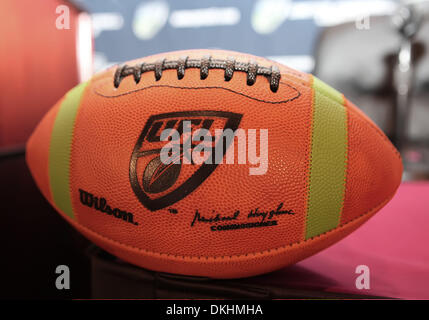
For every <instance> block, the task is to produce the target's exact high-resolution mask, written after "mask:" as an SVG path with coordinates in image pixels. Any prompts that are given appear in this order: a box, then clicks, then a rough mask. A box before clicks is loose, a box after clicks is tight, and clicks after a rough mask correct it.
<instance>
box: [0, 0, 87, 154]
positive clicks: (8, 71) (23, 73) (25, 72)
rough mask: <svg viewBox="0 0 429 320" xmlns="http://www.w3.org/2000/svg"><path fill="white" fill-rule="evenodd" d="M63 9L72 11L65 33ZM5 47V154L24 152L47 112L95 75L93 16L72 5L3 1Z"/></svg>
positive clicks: (0, 128) (0, 119)
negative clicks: (27, 142)
mask: <svg viewBox="0 0 429 320" xmlns="http://www.w3.org/2000/svg"><path fill="white" fill-rule="evenodd" d="M62 5H67V8H68V10H69V11H68V12H69V26H70V29H61V25H64V24H61V22H62V21H58V19H60V20H61V9H62V8H64V7H62ZM57 22H59V23H60V24H59V25H57ZM66 22H67V21H66ZM64 26H66V24H65V25H64ZM59 27H60V28H59ZM0 48H1V50H0V73H1V75H2V77H1V79H0V86H1V88H2V93H1V95H0V150H2V151H3V152H5V149H6V148H7V149H6V150H10V149H16V148H21V147H22V146H23V145H24V144H25V142H26V140H27V139H28V137H29V136H30V134H31V132H32V131H33V129H34V128H35V126H36V124H37V123H38V122H39V120H40V119H41V118H42V116H43V115H44V114H45V113H46V112H47V110H48V109H50V108H51V107H52V106H53V105H54V103H55V102H56V101H57V100H58V99H59V98H61V97H62V96H63V95H64V94H65V93H66V92H67V91H68V90H69V89H71V88H72V87H74V86H75V85H76V84H77V83H79V82H80V81H81V80H85V79H87V78H88V77H89V76H91V75H92V32H91V24H90V18H89V15H88V14H86V13H84V12H83V11H81V10H80V9H79V8H77V7H76V6H74V5H73V4H72V3H70V2H68V1H59V0H44V1H33V0H20V1H16V0H2V1H0Z"/></svg>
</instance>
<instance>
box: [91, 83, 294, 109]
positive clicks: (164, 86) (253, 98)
mask: <svg viewBox="0 0 429 320" xmlns="http://www.w3.org/2000/svg"><path fill="white" fill-rule="evenodd" d="M103 80H105V79H103ZM99 82H101V80H99ZM280 84H283V85H285V86H288V87H289V88H291V89H293V90H295V91H296V93H297V94H296V95H295V96H293V97H292V98H289V99H286V100H281V101H267V100H263V99H258V98H255V97H251V96H249V95H246V94H244V93H241V92H237V91H235V90H232V89H230V88H224V87H217V86H206V87H181V86H171V85H163V84H158V85H156V84H155V85H150V86H147V87H143V88H139V89H135V90H131V91H127V92H124V93H121V94H118V95H115V96H108V95H105V94H102V93H100V92H98V91H97V89H99V87H100V86H101V84H100V85H99V86H96V87H94V88H93V92H94V93H95V94H97V95H99V96H101V97H104V98H117V97H122V96H126V95H129V94H132V93H135V92H139V91H143V90H146V89H150V88H174V89H181V90H186V89H188V90H201V89H222V90H226V91H229V92H231V93H235V94H238V95H240V96H243V97H246V98H248V99H252V100H255V101H258V102H264V103H269V104H282V103H286V102H291V101H294V100H296V99H298V98H299V97H300V96H301V92H300V91H299V90H298V89H297V88H295V87H294V86H292V85H290V84H288V83H285V82H280Z"/></svg>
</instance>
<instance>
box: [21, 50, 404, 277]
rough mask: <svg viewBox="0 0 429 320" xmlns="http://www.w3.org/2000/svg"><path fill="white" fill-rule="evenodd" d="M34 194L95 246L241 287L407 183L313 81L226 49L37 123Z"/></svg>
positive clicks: (339, 234) (103, 84)
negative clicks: (230, 280)
mask: <svg viewBox="0 0 429 320" xmlns="http://www.w3.org/2000/svg"><path fill="white" fill-rule="evenodd" d="M26 159H27V163H28V166H29V168H30V171H31V173H32V175H33V177H34V180H35V181H36V183H37V185H38V187H39V189H40V190H41V192H42V193H43V195H44V196H45V197H46V199H47V200H48V201H49V202H50V203H51V204H52V206H53V207H55V209H56V210H57V211H58V212H59V213H60V214H61V216H63V217H64V219H66V220H67V221H68V222H69V223H70V224H71V225H72V226H74V227H75V228H76V229H77V230H79V231H80V232H81V233H82V234H83V235H84V236H86V237H87V238H88V239H90V240H91V241H92V242H94V243H95V244H96V245H98V246H100V247H101V248H103V249H105V250H106V251H108V252H110V253H111V254H113V255H115V256H117V257H119V258H121V259H122V260H124V261H127V262H129V263H131V264H134V265H137V266H140V267H143V268H147V269H150V270H155V271H160V272H169V273H175V274H182V275H192V276H202V277H210V278H240V277H248V276H253V275H258V274H262V273H267V272H270V271H274V270H276V269H279V268H282V267H285V266H287V265H290V264H293V263H296V262H298V261H300V260H302V259H304V258H306V257H308V256H310V255H313V254H315V253H317V252H319V251H320V250H322V249H324V248H326V247H328V246H330V245H332V244H333V243H335V242H337V241H339V240H340V239H342V238H343V237H345V236H346V235H348V234H349V233H351V232H352V231H353V230H355V229H356V228H358V227H359V226H360V225H362V224H363V223H364V222H366V221H367V220H368V219H369V218H370V217H372V216H373V215H374V214H375V213H376V212H377V211H379V210H380V209H381V208H382V207H383V206H384V205H385V204H386V203H387V202H388V201H389V200H390V199H391V198H392V197H393V195H394V194H395V191H396V189H397V188H398V186H399V184H400V182H401V176H402V162H401V158H400V155H399V153H398V151H397V150H396V149H395V147H394V146H393V145H392V144H391V143H390V141H389V140H388V138H387V137H386V136H385V135H384V134H383V132H382V131H381V130H380V129H379V128H378V127H377V126H376V125H375V124H374V123H373V122H372V121H371V120H370V119H369V118H368V117H367V116H366V115H365V114H363V113H362V112H361V111H360V110H359V109H358V108H357V107H356V106H354V105H353V104H352V103H351V102H350V101H348V100H347V99H346V98H345V97H344V96H343V95H342V94H341V93H339V92H337V91H336V90H335V89H333V88H331V87H329V86H328V85H327V84H325V83H323V82H322V81H321V80H319V79H317V78H316V77H314V76H312V75H309V74H305V73H302V72H299V71H295V70H293V69H290V68H288V67H286V66H284V65H281V64H279V63H277V62H274V61H270V60H267V59H264V58H260V57H256V56H252V55H248V54H243V53H237V52H231V51H221V50H188V51H179V52H170V53H164V54H159V55H154V56H150V57H146V58H142V59H139V60H134V61H130V62H127V63H126V64H124V65H121V66H115V67H112V68H110V69H108V70H106V71H104V72H101V73H98V74H97V75H95V76H94V77H93V78H92V79H91V80H89V81H88V82H85V83H81V84H80V85H78V86H77V87H75V88H74V89H72V90H70V91H69V92H68V93H67V94H66V95H65V96H64V97H63V98H62V99H60V101H58V103H57V104H56V105H55V106H53V108H52V109H50V111H49V112H48V113H47V114H46V115H45V117H44V118H43V120H42V121H41V122H40V123H39V125H38V126H37V128H36V129H35V131H34V132H33V134H32V136H31V138H30V139H29V141H28V143H27V149H26Z"/></svg>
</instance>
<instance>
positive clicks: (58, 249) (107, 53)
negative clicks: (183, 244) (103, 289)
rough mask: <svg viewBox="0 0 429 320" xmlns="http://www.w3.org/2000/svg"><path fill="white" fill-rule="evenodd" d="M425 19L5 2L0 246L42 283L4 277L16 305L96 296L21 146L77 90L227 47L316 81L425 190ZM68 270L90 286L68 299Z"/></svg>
mask: <svg viewBox="0 0 429 320" xmlns="http://www.w3.org/2000/svg"><path fill="white" fill-rule="evenodd" d="M428 8H429V1H423V0H422V1H396V0H320V1H319V0H254V1H250V0H249V1H243V0H217V1H215V0H201V1H191V0H181V1H173V0H147V1H145V0H76V1H64V0H19V1H16V0H2V1H1V2H0V26H2V27H1V28H0V56H1V59H0V72H1V75H2V77H1V79H0V83H1V87H2V88H3V90H2V93H1V94H0V179H1V182H2V183H1V187H0V194H1V204H0V212H2V213H4V214H5V217H6V218H5V219H4V221H3V222H2V229H3V228H4V230H7V231H8V232H2V235H1V236H0V237H1V238H0V240H1V241H2V243H3V244H6V246H5V249H4V250H5V251H6V256H8V257H10V258H9V260H8V261H9V262H10V263H7V264H2V267H1V268H4V270H3V271H4V272H2V275H10V274H19V273H20V272H23V273H25V272H26V271H28V268H29V267H28V265H27V264H25V263H22V264H20V262H23V261H26V262H28V261H31V270H32V271H33V273H34V274H38V275H39V276H38V277H36V279H33V281H32V282H28V283H27V284H26V286H27V290H25V291H22V289H21V286H19V285H17V281H18V282H19V283H20V281H24V280H18V279H16V278H14V277H6V278H5V279H3V283H2V284H3V285H4V286H6V287H8V288H9V289H10V290H9V291H8V294H9V295H12V296H16V297H23V296H24V297H27V296H28V297H30V296H31V297H33V296H34V294H38V295H39V296H40V297H62V295H64V296H66V297H69V296H73V297H89V283H88V281H89V280H88V279H89V278H88V277H89V276H88V275H87V273H86V271H87V270H88V268H89V261H88V260H87V259H86V258H85V257H82V255H81V251H82V248H85V247H86V246H87V242H86V241H85V240H84V239H83V238H81V237H80V235H78V234H77V233H75V232H74V231H73V230H72V229H71V228H70V227H69V226H68V225H66V223H65V222H64V221H62V219H61V218H60V217H59V216H58V215H56V214H54V213H53V212H52V211H53V209H51V208H50V206H49V205H48V204H47V203H46V201H45V200H44V199H43V198H42V196H41V195H40V193H39V192H38V190H37V188H36V187H35V185H34V183H33V181H32V179H31V177H30V175H29V172H28V170H27V168H26V166H25V161H24V145H25V142H26V140H27V139H28V137H29V135H30V134H31V132H32V130H33V129H34V127H35V126H36V124H37V123H38V121H39V120H40V119H41V117H42V116H43V115H44V114H45V113H46V111H47V110H48V109H49V108H51V107H52V105H53V104H54V103H55V102H56V101H57V100H58V99H59V98H60V97H61V96H63V95H64V94H65V93H66V92H67V91H68V90H69V89H71V88H72V87H74V86H75V85H76V84H77V83H79V82H81V81H84V80H87V79H88V78H89V77H91V75H92V74H94V73H95V72H98V71H101V70H103V69H105V68H107V67H109V66H111V65H113V64H117V63H121V62H123V61H126V60H131V59H135V58H139V57H142V56H147V55H151V54H155V53H160V52H165V51H173V50H183V49H194V48H219V49H227V50H235V51H241V52H245V53H251V54H254V55H258V56H264V57H268V58H270V59H273V60H276V61H278V62H281V63H283V64H286V65H288V66H290V67H292V68H295V69H298V70H301V71H304V72H309V73H314V74H315V75H316V76H317V77H319V78H320V79H322V80H323V81H325V82H327V83H328V84H330V85H331V86H333V87H335V88H336V89H338V90H339V91H341V92H342V93H344V94H345V95H346V96H347V97H348V98H349V99H350V100H351V101H353V102H354V103H355V104H356V105H358V106H359V107H360V108H362V109H363V110H364V112H365V113H367V114H368V115H369V116H370V117H371V118H372V119H373V120H374V121H375V122H376V123H377V124H378V125H379V126H380V127H381V128H382V130H384V131H385V132H386V134H387V135H388V136H389V138H390V139H391V140H392V142H393V143H394V144H395V145H396V146H397V147H398V148H399V150H400V151H401V154H402V156H403V159H404V165H405V173H404V180H407V181H415V180H428V179H429V56H428V50H429V22H428V21H429V13H428V12H429V9H428ZM29 212H31V215H28V213H29ZM29 222H30V223H29ZM36 224H37V226H38V227H37V228H34V225H36ZM27 226H30V227H27ZM31 226H33V227H31ZM70 239H73V241H71V240H70ZM28 243H32V244H33V247H32V250H26V246H27V245H28ZM23 251H24V252H25V253H24V254H23V253H22V252H23ZM52 252H55V254H51V253H52ZM59 260H61V261H64V262H65V263H68V264H69V265H73V266H75V269H74V270H78V271H76V272H78V273H79V275H80V276H81V277H82V279H87V280H88V281H86V282H85V281H83V282H82V284H81V285H80V286H79V287H78V288H74V291H72V293H70V291H69V292H63V293H61V295H60V296H58V292H57V291H56V290H55V288H51V287H46V285H43V283H46V282H49V281H51V280H52V279H53V278H54V277H55V275H54V274H53V271H52V270H51V269H52V265H53V264H55V263H57V262H58V261H59ZM53 261H55V263H53ZM36 271H37V272H36ZM41 274H42V275H45V276H40V275H41ZM41 288H45V289H43V290H41Z"/></svg>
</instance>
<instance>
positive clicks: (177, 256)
mask: <svg viewBox="0 0 429 320" xmlns="http://www.w3.org/2000/svg"><path fill="white" fill-rule="evenodd" d="M393 195H394V193H393V194H392V195H390V196H389V197H387V198H386V199H384V200H383V201H382V202H380V203H379V204H378V205H376V206H374V207H372V208H371V209H370V210H368V211H366V212H365V213H363V214H361V215H359V216H357V217H355V218H353V219H352V220H350V221H348V222H346V223H343V224H340V225H339V226H338V227H336V228H334V229H331V230H328V231H325V232H323V233H321V234H318V235H317V236H313V237H311V238H308V239H303V240H301V241H297V242H293V243H289V244H287V245H283V246H280V247H277V248H272V249H267V250H262V251H257V252H249V253H245V254H234V255H225V256H188V255H175V254H171V253H161V252H155V251H151V250H147V249H143V248H139V247H135V246H132V245H129V244H125V243H122V242H120V241H118V240H114V239H112V238H109V237H106V236H104V235H102V234H100V233H98V232H97V231H94V230H92V229H90V228H89V227H86V226H84V225H82V224H80V223H79V222H77V221H75V220H71V219H70V218H68V217H67V216H66V215H64V214H63V217H65V218H66V219H70V220H71V221H72V223H76V224H78V225H79V226H80V227H82V228H83V229H86V230H88V231H89V232H91V233H94V234H96V235H97V236H99V237H100V238H103V239H106V240H108V241H111V242H113V243H115V244H117V245H120V246H123V247H126V248H128V249H133V250H138V251H141V252H145V253H148V254H152V255H158V256H161V257H162V256H166V257H172V258H178V259H182V260H186V259H199V260H202V259H205V260H209V259H213V260H228V259H230V260H232V259H237V258H242V257H248V256H257V255H261V254H262V255H263V254H265V253H270V252H273V251H279V250H282V249H285V248H288V247H293V246H297V245H299V244H302V243H306V242H308V241H311V240H315V239H317V238H320V237H322V236H324V235H327V234H329V233H332V232H334V231H335V230H337V229H338V228H342V227H345V226H346V225H348V224H350V223H352V222H354V221H356V220H358V219H360V218H362V217H364V216H366V215H368V214H370V213H372V212H374V211H375V210H376V209H377V208H381V207H382V206H383V205H385V204H386V203H387V202H388V201H389V200H390V199H391V198H392V197H393Z"/></svg>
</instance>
